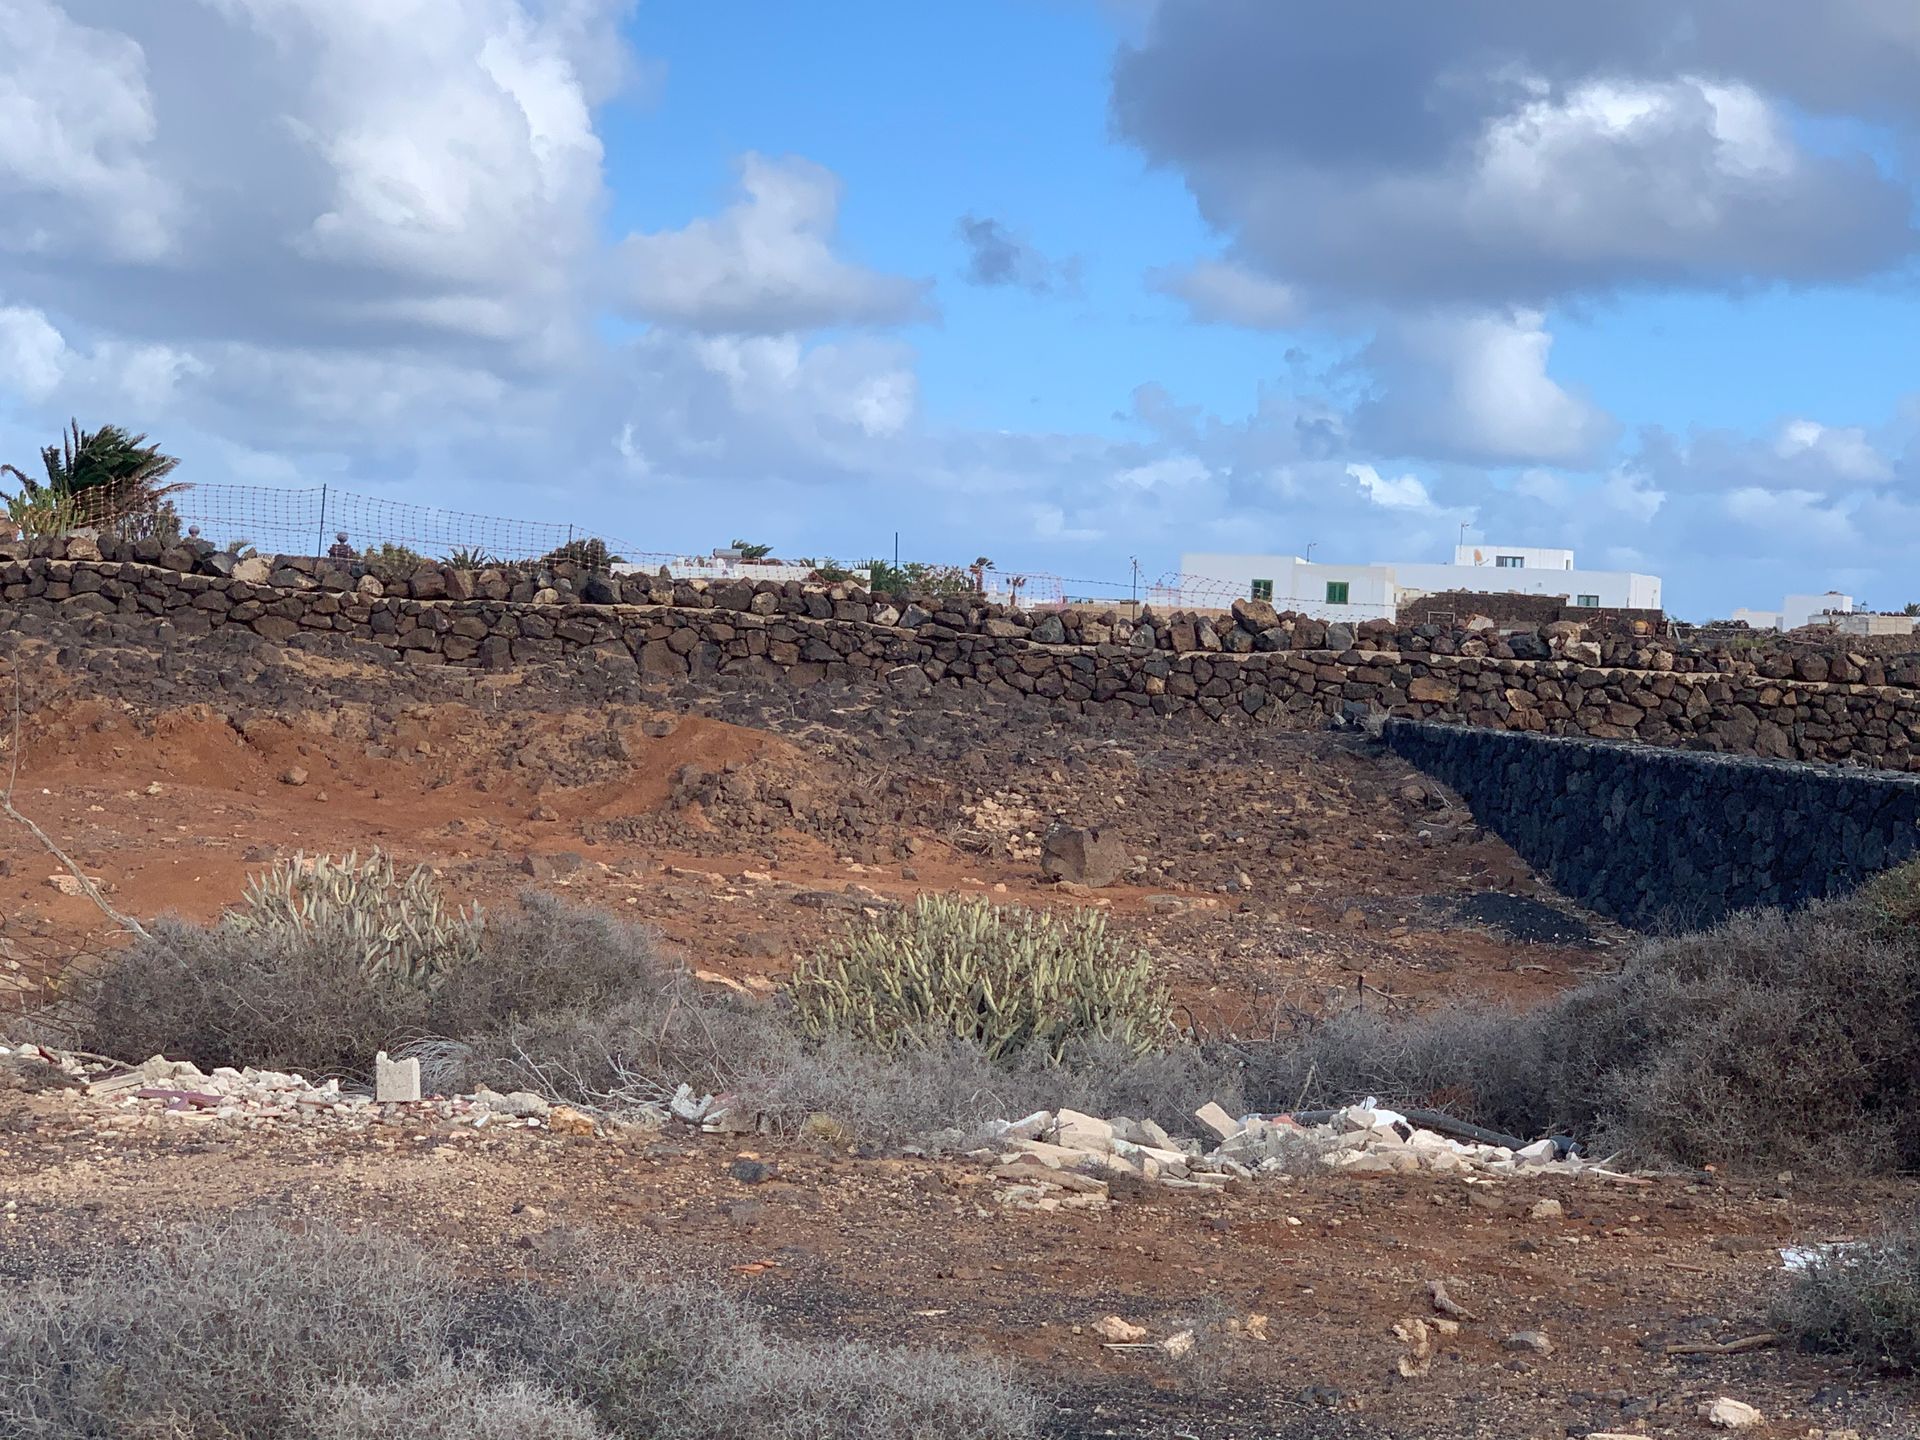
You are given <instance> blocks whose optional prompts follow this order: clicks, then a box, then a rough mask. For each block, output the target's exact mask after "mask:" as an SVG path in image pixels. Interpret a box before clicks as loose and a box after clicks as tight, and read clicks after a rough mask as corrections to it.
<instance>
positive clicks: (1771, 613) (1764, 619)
mask: <svg viewBox="0 0 1920 1440" xmlns="http://www.w3.org/2000/svg"><path fill="white" fill-rule="evenodd" d="M1732 618H1733V619H1735V620H1740V621H1744V622H1745V623H1746V625H1747V626H1748V628H1749V629H1753V630H1778V629H1779V628H1780V612H1779V611H1778V610H1749V609H1747V608H1746V606H1744V605H1743V606H1741V607H1740V608H1739V609H1738V610H1736V611H1734V612H1733V616H1732Z"/></svg>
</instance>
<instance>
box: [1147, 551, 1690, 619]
mask: <svg viewBox="0 0 1920 1440" xmlns="http://www.w3.org/2000/svg"><path fill="white" fill-rule="evenodd" d="M1180 571H1181V574H1180V585H1179V592H1180V603H1181V604H1183V605H1186V606H1191V607H1195V608H1209V607H1224V606H1227V605H1230V604H1232V603H1233V602H1234V601H1235V600H1240V599H1248V600H1268V601H1271V602H1272V604H1273V607H1274V608H1275V609H1276V610H1294V611H1298V612H1299V613H1301V614H1305V615H1312V616H1314V617H1316V618H1317V619H1321V620H1345V621H1361V620H1391V619H1393V618H1394V617H1395V616H1396V615H1397V614H1398V613H1399V610H1400V607H1401V606H1402V605H1405V604H1407V603H1408V602H1410V601H1414V600H1418V599H1419V598H1420V597H1421V596H1423V595H1438V594H1441V593H1443V592H1445V591H1454V590H1464V591H1470V592H1473V593H1476V594H1495V595H1551V596H1562V595H1564V596H1565V597H1566V603H1567V604H1568V605H1572V606H1578V607H1583V608H1587V609H1616V610H1658V609H1659V608H1660V581H1659V578H1658V577H1657V576H1653V575H1636V574H1632V573H1630V572H1627V571H1623V570H1580V569H1576V568H1575V566H1574V559H1573V551H1571V550H1546V549H1539V548H1535V547H1530V546H1524V545H1462V546H1460V547H1459V548H1457V549H1456V550H1455V551H1454V553H1453V563H1452V564H1451V565H1427V564H1420V563H1413V564H1405V563H1401V562H1392V563H1376V564H1372V565H1340V564H1314V563H1309V562H1308V561H1306V560H1303V559H1301V558H1300V557H1298V556H1294V555H1219V554H1187V555H1182V556H1181V557H1180Z"/></svg>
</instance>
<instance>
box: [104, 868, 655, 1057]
mask: <svg viewBox="0 0 1920 1440" xmlns="http://www.w3.org/2000/svg"><path fill="white" fill-rule="evenodd" d="M149 929H150V932H151V934H150V937H149V938H147V939H143V940H139V941H136V942H135V943H134V944H133V945H131V946H129V947H128V948H127V949H126V950H124V951H122V952H120V953H119V954H118V955H116V956H114V957H113V959H112V960H111V961H110V962H109V963H108V964H107V965H106V966H105V967H104V969H103V970H102V971H101V973H100V975H99V976H98V977H97V979H96V980H95V981H94V982H93V986H92V993H91V997H90V998H91V1002H92V1003H91V1007H90V1014H91V1021H90V1024H89V1026H88V1030H87V1033H86V1035H85V1037H84V1043H85V1045H86V1046H87V1048H90V1049H93V1050H97V1051H99V1052H100V1053H101V1054H105V1055H112V1056H115V1057H117V1058H119V1059H123V1060H128V1061H135V1062H137V1061H140V1060H144V1059H145V1058H146V1057H147V1056H149V1055H155V1054H166V1055H169V1056H171V1057H173V1058H176V1059H186V1060H192V1061H194V1062H195V1063H196V1064H199V1065H201V1066H203V1067H208V1066H217V1065H232V1066H235V1067H244V1066H247V1065H254V1066H258V1067H260V1068H263V1069H276V1070H298V1071H301V1072H303V1073H306V1074H310V1075H327V1074H340V1075H349V1074H363V1073H365V1071H366V1070H367V1069H368V1068H369V1066H370V1064H371V1062H372V1058H373V1055H374V1053H375V1052H376V1051H379V1050H396V1049H398V1048H400V1046H401V1045H402V1044H403V1043H404V1042H406V1041H408V1040H412V1039H417V1038H419V1037H421V1036H426V1035H453V1036H460V1037H469V1036H474V1035H478V1034H481V1033H483V1032H493V1031H498V1030H501V1029H503V1028H505V1027H509V1026H512V1025H515V1024H518V1023H520V1022H521V1020H522V1017H524V1016H526V1015H529V1014H534V1013H541V1012H548V1011H552V1010H556V1009H564V1008H567V1007H574V1006H578V1007H581V1008H583V1009H591V1008H592V1007H595V1006H598V1005H600V1004H603V1003H606V1002H608V1001H610V1000H613V999H615V998H617V997H619V996H623V995H629V994H633V993H636V992H639V991H643V990H649V989H659V988H661V987H664V986H666V985H667V984H668V983H669V977H668V975H667V972H666V970H665V967H663V966H662V965H661V964H660V962H659V961H658V959H657V958H656V956H655V954H654V946H653V941H652V939H651V937H650V936H649V935H648V934H647V932H645V931H643V930H639V929H636V928H635V927H633V926H630V925H624V924H621V923H620V922H618V921H617V920H614V919H612V918H611V917H608V916H603V915H599V914H597V913H595V912H592V911H588V910H582V909H577V908H573V907H569V906H566V905H563V904H561V903H560V902H558V901H556V900H553V899H552V898H550V897H547V896H541V895H532V894H530V895H527V896H525V897H523V899H522V902H521V908H520V910H519V912H518V913H517V914H507V915H500V916H494V917H492V918H490V919H489V920H488V922H487V924H486V926H485V927H484V929H483V930H481V931H480V932H479V935H478V937H477V940H474V941H473V942H472V943H470V944H464V943H463V948H462V952H461V954H460V956H459V958H458V959H457V961H455V962H453V963H451V964H450V965H449V967H448V968H446V969H445V970H444V971H436V980H435V983H433V984H432V985H426V984H421V983H415V980H414V978H413V976H414V973H415V972H414V971H413V970H411V969H404V968H399V967H395V966H392V965H388V964H368V963H366V962H367V960H368V958H369V957H368V950H367V947H366V945H365V944H363V943H361V942H360V940H359V939H358V938H357V937H356V935H354V934H351V933H348V930H347V929H346V928H345V927H342V926H336V925H316V926H303V925H297V924H290V925H258V924H253V923H241V922H236V921H235V920H232V919H229V920H223V921H221V922H220V923H217V924H214V925H211V926H208V925H194V924H189V923H187V922H185V921H180V920H159V921H156V922H154V923H153V924H152V925H151V926H150V927H149Z"/></svg>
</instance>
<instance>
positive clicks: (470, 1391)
mask: <svg viewBox="0 0 1920 1440" xmlns="http://www.w3.org/2000/svg"><path fill="white" fill-rule="evenodd" d="M423 1426H425V1427H427V1428H426V1429H425V1430H423V1429H422V1427H423ZM287 1433H288V1434H289V1435H290V1436H296V1437H298V1440H395V1437H397V1436H403V1435H418V1434H423V1433H430V1434H434V1435H442V1436H448V1437H458V1440H614V1437H613V1432H612V1431H610V1430H608V1429H607V1428H606V1427H605V1426H604V1425H602V1424H601V1423H600V1421H599V1420H598V1419H597V1418H596V1417H595V1415H594V1413H593V1412H592V1411H591V1410H589V1409H588V1408H587V1407H586V1406H584V1405H581V1404H579V1403H578V1402H576V1401H572V1400H568V1399H565V1398H563V1397H561V1396H558V1395H555V1394H553V1393H551V1392H550V1391H547V1390H544V1389H542V1388H541V1387H540V1386H538V1385H534V1384H530V1383H529V1382H527V1381H525V1380H509V1381H503V1380H501V1379H499V1378H498V1377H497V1376H494V1375H491V1374H489V1373H488V1372H487V1371H485V1370H484V1369H482V1368H480V1367H477V1366H476V1367H471V1368H463V1367H461V1366H458V1365H455V1364H454V1363H452V1362H451V1361H442V1362H441V1363H440V1364H438V1365H436V1366H434V1367H433V1368H432V1369H430V1370H427V1371H424V1372H422V1373H421V1374H419V1375H416V1376H414V1377H412V1378H410V1379H406V1380H397V1381H393V1382H390V1383H388V1384H385V1385H369V1384H366V1383H364V1382H362V1381H357V1380H355V1381H346V1382H342V1383H339V1384H334V1385H329V1386H326V1387H325V1388H324V1389H321V1390H317V1391H315V1392H313V1393H312V1394H311V1395H308V1396H306V1397H305V1398H304V1399H303V1400H302V1401H301V1402H300V1404H299V1406H298V1408H297V1410H296V1411H295V1413H294V1415H293V1416H292V1417H291V1423H290V1424H289V1425H288V1427H287Z"/></svg>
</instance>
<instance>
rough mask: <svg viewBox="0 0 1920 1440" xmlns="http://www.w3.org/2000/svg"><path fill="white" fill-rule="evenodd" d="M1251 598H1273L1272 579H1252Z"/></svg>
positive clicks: (1269, 599)
mask: <svg viewBox="0 0 1920 1440" xmlns="http://www.w3.org/2000/svg"><path fill="white" fill-rule="evenodd" d="M1251 598H1253V599H1255V600H1267V601H1271V600H1272V599H1273V581H1271V580H1256V581H1254V582H1253V591H1252V597H1251Z"/></svg>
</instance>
